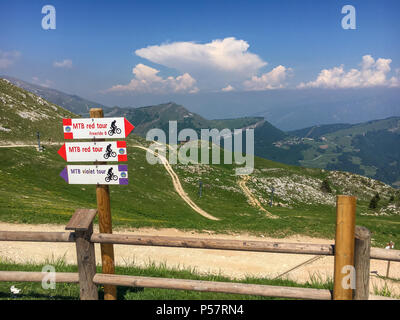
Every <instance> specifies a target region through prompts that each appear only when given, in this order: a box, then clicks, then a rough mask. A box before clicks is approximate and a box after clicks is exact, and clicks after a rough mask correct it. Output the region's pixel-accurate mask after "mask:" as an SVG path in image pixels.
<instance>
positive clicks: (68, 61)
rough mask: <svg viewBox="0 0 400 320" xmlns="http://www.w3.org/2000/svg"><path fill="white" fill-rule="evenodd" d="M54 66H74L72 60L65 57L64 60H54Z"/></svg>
mask: <svg viewBox="0 0 400 320" xmlns="http://www.w3.org/2000/svg"><path fill="white" fill-rule="evenodd" d="M53 67H55V68H68V69H69V68H72V60H71V59H64V60H63V61H54V63H53Z"/></svg>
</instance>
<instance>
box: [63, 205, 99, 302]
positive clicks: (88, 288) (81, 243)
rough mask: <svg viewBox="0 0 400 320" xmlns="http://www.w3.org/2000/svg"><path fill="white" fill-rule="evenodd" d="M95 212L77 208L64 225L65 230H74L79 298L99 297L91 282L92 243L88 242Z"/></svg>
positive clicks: (92, 264) (93, 261) (94, 267)
mask: <svg viewBox="0 0 400 320" xmlns="http://www.w3.org/2000/svg"><path fill="white" fill-rule="evenodd" d="M96 213H97V211H96V210H94V209H78V210H76V211H75V213H74V215H73V216H72V218H71V220H70V221H69V222H68V224H67V226H66V227H65V229H66V230H73V231H75V243H76V256H77V260H78V273H79V287H80V298H81V300H98V299H99V296H98V291H97V286H96V285H95V284H94V282H93V278H94V276H95V274H96V257H95V251H94V243H93V242H90V237H91V236H92V233H93V219H94V217H95V216H96Z"/></svg>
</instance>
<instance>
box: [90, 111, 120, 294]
mask: <svg viewBox="0 0 400 320" xmlns="http://www.w3.org/2000/svg"><path fill="white" fill-rule="evenodd" d="M103 116H104V115H103V109H101V108H92V109H90V117H91V118H103ZM97 141H104V139H101V140H100V139H98V140H97ZM95 164H107V162H98V163H95ZM96 198H97V210H98V212H99V230H100V233H112V221H111V205H110V190H109V188H108V185H97V187H96ZM100 250H101V262H102V263H101V265H102V272H103V273H105V274H114V273H115V265H114V246H113V245H112V244H109V243H102V244H100ZM116 299H117V287H116V286H112V285H104V300H116Z"/></svg>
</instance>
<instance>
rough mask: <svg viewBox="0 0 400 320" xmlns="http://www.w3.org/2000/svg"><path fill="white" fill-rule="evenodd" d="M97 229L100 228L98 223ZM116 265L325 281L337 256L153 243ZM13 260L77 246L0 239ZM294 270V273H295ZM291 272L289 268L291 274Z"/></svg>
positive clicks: (380, 267)
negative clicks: (154, 265)
mask: <svg viewBox="0 0 400 320" xmlns="http://www.w3.org/2000/svg"><path fill="white" fill-rule="evenodd" d="M94 229H95V232H98V226H97V225H96V226H95V228H94ZM0 230H2V231H48V232H60V231H65V226H63V225H44V224H43V225H27V224H10V223H2V222H0ZM113 233H115V234H135V235H153V236H176V237H197V238H207V239H228V240H229V239H232V240H261V241H278V242H292V243H293V242H297V243H321V244H323V243H325V244H331V243H333V240H329V239H319V238H311V237H307V236H299V235H297V236H291V237H288V238H284V239H276V238H270V237H256V236H253V235H249V234H246V233H241V234H229V235H226V234H224V235H220V234H213V233H211V232H207V233H204V232H203V233H197V232H193V231H180V230H177V229H151V228H142V229H117V228H116V229H114V230H113ZM95 248H96V260H97V263H98V264H100V263H101V259H100V257H101V256H100V245H99V244H96V245H95ZM114 250H115V262H116V265H119V266H124V265H127V264H131V263H132V262H134V263H135V265H138V266H146V265H148V264H149V263H150V262H154V263H156V264H160V263H163V264H165V265H166V266H167V267H170V268H173V267H174V268H195V270H196V271H197V272H199V273H201V274H205V273H212V274H221V275H224V276H227V277H230V278H244V277H246V276H253V277H268V278H275V277H277V276H279V275H282V274H284V276H282V278H284V279H291V280H294V281H297V282H299V283H305V282H307V281H309V280H310V278H311V277H317V278H318V279H321V280H325V279H326V278H332V277H333V261H334V260H333V257H331V256H322V257H321V258H320V259H318V260H314V261H311V262H310V263H306V264H304V265H302V266H301V267H299V268H296V269H294V270H292V269H293V268H295V267H296V266H298V265H300V264H302V263H304V262H307V261H308V260H310V259H311V258H312V257H313V256H312V255H301V254H281V253H265V252H242V251H227V250H207V249H190V248H168V247H152V246H131V245H114ZM1 258H9V259H12V260H13V261H15V262H20V263H25V262H28V261H31V262H38V263H40V262H44V261H46V259H50V260H51V259H57V258H64V260H65V261H66V262H67V263H69V264H76V250H75V245H74V244H73V243H40V242H7V241H0V259H1ZM386 267H387V262H386V261H378V260H371V271H376V272H378V274H379V275H385V274H386ZM290 270H292V271H290ZM288 271H289V272H288ZM390 276H391V277H392V278H397V279H399V278H400V262H392V263H391V268H390ZM370 283H371V293H373V290H374V288H375V287H376V288H383V287H384V285H385V284H386V285H387V286H388V288H389V289H390V290H391V292H392V293H395V294H399V295H400V282H399V281H397V282H395V281H384V280H382V279H378V278H376V277H373V276H372V277H371V280H370Z"/></svg>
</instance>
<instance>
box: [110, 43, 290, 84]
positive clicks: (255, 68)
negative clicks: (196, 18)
mask: <svg viewBox="0 0 400 320" xmlns="http://www.w3.org/2000/svg"><path fill="white" fill-rule="evenodd" d="M249 48H250V45H249V44H248V43H247V42H246V41H245V40H240V39H236V38H234V37H227V38H224V39H216V40H212V41H210V42H207V43H197V42H193V41H181V42H173V43H164V44H160V45H151V46H147V47H145V48H141V49H138V50H136V51H135V54H136V55H137V56H139V57H141V58H143V59H146V60H148V61H150V62H152V63H155V64H158V65H162V66H164V67H166V68H168V69H173V70H175V71H178V72H179V73H180V74H182V76H181V77H183V78H182V79H181V78H180V77H177V78H173V77H168V78H166V79H162V78H160V76H159V75H158V70H157V69H152V70H153V71H152V75H151V77H150V75H147V76H148V78H146V82H143V81H142V82H140V78H139V74H136V73H138V72H139V70H136V71H134V74H135V78H134V79H133V80H132V81H131V83H130V84H128V85H116V86H114V87H112V88H111V90H112V91H117V90H120V91H123V90H131V91H141V92H151V86H155V89H154V90H155V91H158V92H161V91H162V92H166V91H167V89H168V88H170V89H171V88H172V90H176V89H175V87H176V86H178V83H179V84H182V85H183V84H185V85H183V86H184V89H181V90H179V91H180V92H185V91H187V90H188V89H189V88H190V89H189V90H190V91H192V92H193V91H198V90H199V88H200V89H201V90H203V91H211V92H215V91H222V92H227V91H232V90H243V89H246V90H268V89H271V88H273V89H276V88H281V87H283V86H284V84H283V80H284V79H285V78H286V73H287V71H288V69H286V68H285V67H283V66H279V67H277V68H275V69H274V70H272V71H270V72H269V73H266V74H262V72H261V69H262V68H264V67H265V66H267V64H268V63H267V62H266V61H264V60H263V59H261V58H260V57H259V56H258V55H257V54H254V53H252V52H250V51H249ZM138 66H141V68H143V67H142V66H143V65H142V64H140V65H138ZM148 68H150V67H148ZM282 68H283V69H284V70H283V73H282ZM260 74H261V76H259V75H260ZM258 76H259V77H258ZM265 78H266V79H265ZM194 79H195V80H194ZM245 81H249V82H246V85H247V87H245V86H244V82H245ZM194 86H196V87H194ZM192 87H193V88H192ZM221 88H222V89H221Z"/></svg>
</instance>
